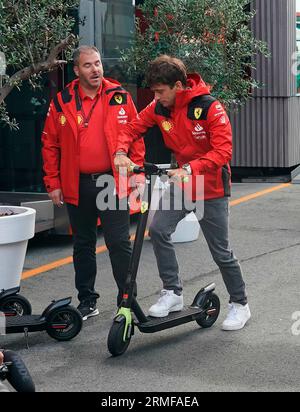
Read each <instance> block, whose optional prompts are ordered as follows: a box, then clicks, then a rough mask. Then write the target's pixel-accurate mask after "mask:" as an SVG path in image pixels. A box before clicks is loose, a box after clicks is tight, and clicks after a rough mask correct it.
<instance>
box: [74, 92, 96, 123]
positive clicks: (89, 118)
mask: <svg viewBox="0 0 300 412" xmlns="http://www.w3.org/2000/svg"><path fill="white" fill-rule="evenodd" d="M75 93H76V99H77V101H78V102H79V105H80V111H81V114H82V117H83V122H84V127H88V125H89V121H90V120H91V117H92V114H93V111H94V109H95V107H96V104H97V103H98V100H99V97H100V95H99V94H97V97H96V100H95V101H94V103H93V106H92V107H91V109H90V111H89V114H88V115H87V116H86V115H85V112H84V109H83V104H82V100H81V97H80V95H79V92H78V89H77V88H76V90H75Z"/></svg>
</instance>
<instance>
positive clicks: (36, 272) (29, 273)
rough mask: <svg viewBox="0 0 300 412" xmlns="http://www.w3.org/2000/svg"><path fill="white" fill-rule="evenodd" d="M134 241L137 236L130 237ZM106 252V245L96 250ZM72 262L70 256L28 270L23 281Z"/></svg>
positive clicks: (23, 275)
mask: <svg viewBox="0 0 300 412" xmlns="http://www.w3.org/2000/svg"><path fill="white" fill-rule="evenodd" d="M148 235H149V232H148V230H147V231H146V232H145V237H147V236H148ZM134 239H135V234H133V235H131V236H130V240H134ZM106 251H107V247H106V246H104V245H102V246H99V247H97V248H96V254H99V253H103V252H106ZM72 262H73V257H72V256H68V257H66V258H64V259H59V260H55V261H54V262H51V263H48V264H47V265H42V266H39V267H38V268H36V269H31V270H27V271H26V272H23V273H22V280H24V279H28V278H31V277H33V276H37V275H40V274H41V273H44V272H49V270H52V269H57V268H59V267H61V266H65V265H69V264H70V263H72Z"/></svg>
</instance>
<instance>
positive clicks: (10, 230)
mask: <svg viewBox="0 0 300 412" xmlns="http://www.w3.org/2000/svg"><path fill="white" fill-rule="evenodd" d="M3 210H11V211H12V212H14V213H16V214H15V215H11V216H1V217H0V262H1V263H0V291H1V290H2V289H5V290H6V289H10V288H14V287H17V286H19V285H20V280H21V275H22V270H23V265H24V260H25V255H26V249H27V243H28V239H31V238H32V237H33V236H34V228H35V214H36V211H35V210H34V209H31V208H28V207H19V206H0V213H1V212H2V211H3Z"/></svg>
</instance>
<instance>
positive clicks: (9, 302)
mask: <svg viewBox="0 0 300 412" xmlns="http://www.w3.org/2000/svg"><path fill="white" fill-rule="evenodd" d="M0 312H3V313H4V314H6V316H23V315H31V312H32V308H31V304H30V303H29V301H28V300H27V299H26V298H24V296H22V295H12V296H7V297H6V298H4V299H3V300H2V301H1V303H0Z"/></svg>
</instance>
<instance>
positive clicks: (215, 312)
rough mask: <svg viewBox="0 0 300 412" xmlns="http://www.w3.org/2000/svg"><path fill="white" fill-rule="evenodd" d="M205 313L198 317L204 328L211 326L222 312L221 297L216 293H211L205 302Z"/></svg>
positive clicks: (198, 321) (199, 323)
mask: <svg viewBox="0 0 300 412" xmlns="http://www.w3.org/2000/svg"><path fill="white" fill-rule="evenodd" d="M204 307H205V310H204V313H203V314H202V315H201V316H200V317H199V318H198V319H196V322H197V323H198V325H200V326H201V327H202V328H210V327H211V326H212V325H213V324H214V323H215V321H216V320H217V319H218V316H219V313H220V299H219V297H218V296H217V295H216V294H215V293H211V294H210V295H209V296H208V297H207V300H206V302H205V305H204Z"/></svg>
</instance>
